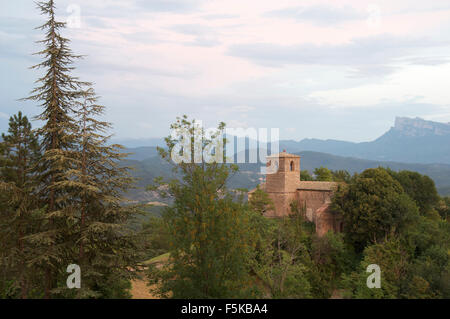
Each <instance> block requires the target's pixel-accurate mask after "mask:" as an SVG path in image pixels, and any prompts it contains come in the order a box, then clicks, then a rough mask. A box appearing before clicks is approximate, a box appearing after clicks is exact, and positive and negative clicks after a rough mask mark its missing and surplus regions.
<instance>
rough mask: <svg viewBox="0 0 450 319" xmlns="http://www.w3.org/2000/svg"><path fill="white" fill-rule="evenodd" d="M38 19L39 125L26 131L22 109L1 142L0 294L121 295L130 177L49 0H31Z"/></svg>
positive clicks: (125, 285) (128, 239) (130, 241)
mask: <svg viewBox="0 0 450 319" xmlns="http://www.w3.org/2000/svg"><path fill="white" fill-rule="evenodd" d="M37 6H38V9H39V10H40V11H41V13H42V14H43V15H44V16H46V18H47V20H46V21H45V23H44V24H43V25H42V26H40V27H39V29H40V30H42V31H43V33H44V38H43V39H42V40H41V41H39V43H40V44H41V45H43V49H42V51H40V52H38V53H37V54H38V55H40V56H41V57H42V61H41V62H40V63H39V64H37V65H35V66H33V69H38V70H40V72H41V73H42V74H43V75H42V77H40V78H39V79H38V80H37V81H36V83H37V87H36V88H35V89H34V90H33V91H32V92H31V95H30V96H29V97H28V98H26V100H30V101H34V102H36V103H37V104H38V105H39V106H40V108H41V109H42V112H41V114H40V115H39V116H37V117H36V119H37V120H40V121H42V123H43V125H42V126H41V127H40V128H39V129H37V130H33V129H32V128H31V125H30V123H29V121H28V119H27V117H26V116H23V115H22V113H21V112H19V113H18V114H17V115H14V116H12V117H11V118H10V121H9V130H8V132H7V133H6V134H3V135H2V142H1V144H0V163H1V166H0V190H1V191H0V237H1V243H0V269H1V270H0V297H1V298H55V297H56V298H112V297H117V298H118V297H127V296H129V292H128V289H129V286H130V283H129V278H130V277H132V276H133V273H132V269H133V268H132V267H133V266H134V265H135V264H136V260H137V256H136V255H137V251H136V244H135V242H136V241H135V239H134V236H135V235H134V234H132V233H131V232H130V231H129V230H128V228H127V227H126V224H127V223H128V221H129V219H130V218H131V216H132V215H133V214H135V212H136V208H135V207H132V206H130V205H127V203H126V200H125V199H124V198H123V197H122V194H123V193H124V192H126V190H127V189H128V188H130V187H131V185H132V184H133V179H132V178H131V177H130V176H129V174H128V169H127V168H126V167H122V166H121V165H120V162H121V159H122V158H123V157H124V156H125V154H121V152H120V149H121V147H120V146H119V145H108V144H107V141H108V139H109V135H108V134H109V133H108V132H109V129H110V124H109V123H107V122H104V121H102V120H101V116H102V114H103V112H104V107H103V106H101V105H99V104H98V102H97V100H98V98H97V96H96V94H95V92H94V89H93V88H92V84H91V83H89V82H84V81H81V80H79V79H78V78H77V77H75V76H73V75H72V71H73V69H74V67H73V63H74V61H75V60H77V59H79V58H80V56H77V55H74V54H73V53H72V51H71V50H70V48H69V40H68V39H66V38H64V37H63V36H62V35H61V32H60V31H61V30H62V29H64V27H65V24H64V23H62V22H59V21H57V20H56V19H55V4H54V1H52V0H49V1H46V2H42V1H41V2H38V3H37ZM72 264H76V265H78V266H79V267H80V269H81V289H72V290H70V289H68V287H67V284H66V281H67V278H68V276H69V275H70V274H68V273H67V268H68V266H69V265H72Z"/></svg>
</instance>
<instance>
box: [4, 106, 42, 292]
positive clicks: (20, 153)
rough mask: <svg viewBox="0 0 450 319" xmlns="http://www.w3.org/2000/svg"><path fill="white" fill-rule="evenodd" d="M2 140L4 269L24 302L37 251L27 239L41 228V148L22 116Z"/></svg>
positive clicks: (11, 122)
mask: <svg viewBox="0 0 450 319" xmlns="http://www.w3.org/2000/svg"><path fill="white" fill-rule="evenodd" d="M2 139H3V142H2V143H1V144H2V147H1V149H2V153H3V154H2V155H3V156H1V157H2V165H1V166H0V176H1V180H0V189H1V190H2V195H3V196H1V198H0V200H1V202H2V203H1V204H0V206H1V208H2V212H1V214H2V217H1V219H0V224H1V225H0V233H1V237H2V249H1V254H2V257H3V258H2V260H7V264H6V265H4V264H2V265H1V266H2V267H7V268H8V269H10V273H9V275H10V277H9V279H12V280H13V282H14V283H15V288H16V289H17V290H20V296H21V298H27V297H28V296H29V287H30V284H31V281H32V280H33V277H34V278H35V275H36V274H35V273H34V274H33V272H32V271H30V269H28V266H27V264H28V262H29V261H30V260H31V259H32V258H33V257H34V247H33V246H32V245H30V244H29V243H28V242H27V240H26V238H27V236H29V235H31V234H33V232H35V231H36V230H37V229H38V227H39V224H40V220H39V215H38V214H37V212H38V209H37V206H38V203H37V199H36V196H35V191H36V187H37V183H36V174H35V172H34V170H35V167H36V163H37V162H38V160H39V158H40V152H39V145H38V140H37V137H36V135H35V134H34V132H33V131H32V129H31V124H30V123H29V122H28V119H27V117H26V116H22V113H21V112H19V113H18V114H17V115H14V116H12V117H11V118H10V120H9V129H8V134H2ZM5 279H6V278H5Z"/></svg>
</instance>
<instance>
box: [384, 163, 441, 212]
mask: <svg viewBox="0 0 450 319" xmlns="http://www.w3.org/2000/svg"><path fill="white" fill-rule="evenodd" d="M388 172H389V174H390V175H391V176H392V177H393V178H394V179H396V180H397V181H398V182H399V183H400V185H402V187H403V189H404V190H405V192H406V193H407V194H408V195H409V196H410V197H411V198H412V199H413V200H414V201H415V202H416V205H417V207H419V210H420V213H421V214H426V213H427V212H429V211H430V210H432V209H433V208H434V207H435V206H436V205H437V204H438V201H439V195H438V192H437V190H436V186H435V184H434V181H433V180H432V179H431V178H429V177H428V176H426V175H421V174H419V173H417V172H411V171H401V172H398V173H397V172H394V171H392V170H388Z"/></svg>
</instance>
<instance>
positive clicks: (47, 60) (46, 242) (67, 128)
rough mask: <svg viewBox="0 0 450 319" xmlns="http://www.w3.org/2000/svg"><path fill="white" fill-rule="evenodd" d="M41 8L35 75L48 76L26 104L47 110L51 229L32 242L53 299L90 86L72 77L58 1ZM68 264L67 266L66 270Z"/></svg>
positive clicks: (45, 159) (45, 167) (45, 174)
mask: <svg viewBox="0 0 450 319" xmlns="http://www.w3.org/2000/svg"><path fill="white" fill-rule="evenodd" d="M37 6H38V9H39V10H40V11H41V14H43V15H46V16H47V21H46V22H45V23H44V24H43V25H42V26H40V27H38V29H40V30H43V31H44V32H45V37H44V39H43V40H41V41H38V43H40V44H43V45H44V49H43V50H42V51H40V52H38V53H36V54H37V55H41V56H43V61H42V62H41V63H39V64H37V65H35V66H33V67H32V69H43V70H44V75H43V76H42V77H41V78H39V79H38V80H37V83H39V85H38V86H37V87H36V88H35V89H34V90H33V91H32V93H31V96H29V97H28V98H27V99H28V100H32V101H38V102H39V103H40V106H41V107H42V108H43V109H44V110H43V112H42V113H41V114H40V115H39V116H38V117H37V119H38V120H41V121H43V122H44V125H43V127H42V128H40V129H39V130H38V134H39V135H40V138H41V149H42V153H43V156H42V159H41V161H40V165H39V168H38V171H39V174H40V179H41V187H40V198H41V199H42V204H43V206H45V207H46V219H47V223H46V228H45V229H43V231H41V232H40V233H39V234H36V235H35V236H34V237H33V238H32V240H33V241H34V242H35V243H36V244H37V245H39V246H40V254H39V256H40V257H39V258H36V259H35V260H34V261H33V262H34V264H35V267H42V268H43V269H45V283H46V288H45V297H46V298H50V297H51V290H52V289H53V288H55V287H56V286H57V281H58V275H62V274H64V273H65V267H67V265H68V264H67V262H69V263H70V261H69V259H70V258H68V257H69V256H68V252H70V248H69V247H68V246H70V240H69V239H70V234H71V228H72V226H73V224H74V217H73V215H74V211H73V209H71V201H72V196H71V195H73V193H71V191H72V189H71V188H68V187H67V184H66V182H67V180H68V178H69V176H68V175H67V174H66V173H67V171H68V170H70V169H71V168H72V167H73V165H74V161H73V159H74V155H73V152H74V142H75V134H74V133H75V132H76V123H75V122H74V119H73V116H72V115H71V112H72V111H73V109H74V107H75V105H76V103H75V102H76V101H77V100H78V99H80V98H82V97H83V95H84V94H85V91H84V90H83V87H84V86H85V85H87V84H88V83H85V82H81V81H79V80H78V78H76V77H74V76H72V75H71V72H72V70H73V69H74V67H73V66H72V65H73V62H74V60H76V59H78V58H80V56H76V55H74V54H73V53H72V51H71V49H70V48H69V46H68V45H69V42H70V41H69V40H68V39H66V38H64V37H63V36H62V35H61V33H60V30H61V29H63V28H65V23H63V22H59V21H57V20H56V18H55V10H56V8H55V3H54V1H53V0H49V1H46V2H44V1H40V2H37ZM64 264H67V265H65V267H64ZM64 275H65V274H64Z"/></svg>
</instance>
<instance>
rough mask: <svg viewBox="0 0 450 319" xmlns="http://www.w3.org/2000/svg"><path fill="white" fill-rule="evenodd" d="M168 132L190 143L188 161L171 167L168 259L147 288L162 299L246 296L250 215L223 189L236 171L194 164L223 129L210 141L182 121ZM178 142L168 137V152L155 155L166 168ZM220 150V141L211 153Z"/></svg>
mask: <svg viewBox="0 0 450 319" xmlns="http://www.w3.org/2000/svg"><path fill="white" fill-rule="evenodd" d="M171 128H172V129H173V130H175V131H176V132H184V133H185V134H188V136H189V137H188V138H187V140H188V141H189V142H192V143H191V144H190V146H188V147H186V148H185V149H184V151H185V152H188V153H187V154H189V153H190V154H192V155H193V157H192V158H191V160H186V161H184V162H181V163H179V164H174V170H176V171H178V172H180V175H181V176H182V177H181V178H180V179H175V180H172V181H170V182H169V183H168V184H166V185H167V186H166V188H167V192H168V193H169V194H170V195H171V196H172V198H173V204H172V205H171V206H169V207H168V208H167V209H166V211H165V212H164V213H163V219H164V224H165V225H166V227H167V231H168V233H169V235H170V237H169V238H170V239H169V245H170V247H171V249H170V259H169V262H168V263H167V264H166V265H165V266H164V267H163V269H156V268H153V269H151V270H150V274H149V278H150V282H152V283H159V287H158V288H157V293H159V294H160V295H162V296H165V297H168V296H170V295H171V296H172V297H174V298H226V297H228V298H231V297H239V296H244V295H245V296H248V294H247V293H248V292H247V291H248V289H249V287H251V282H252V278H251V277H250V274H249V265H250V258H251V257H252V250H253V247H252V238H253V234H252V229H251V227H250V225H251V224H250V213H251V211H250V210H248V209H245V205H244V204H243V203H242V199H241V200H239V199H238V200H236V198H235V197H236V196H235V193H233V192H230V191H229V190H228V189H227V186H226V185H227V181H228V180H229V178H230V176H231V175H232V174H233V173H234V172H236V170H237V168H236V167H235V166H230V165H228V164H226V163H223V162H222V161H223V160H221V159H222V158H221V157H219V160H217V158H216V160H213V161H206V160H205V159H204V158H202V160H201V161H200V162H197V163H195V162H194V159H195V158H196V154H195V153H194V151H195V150H196V149H197V150H201V152H203V151H205V150H206V149H207V147H208V145H210V144H209V143H210V141H212V140H216V141H217V139H219V140H220V136H221V134H223V129H224V124H223V123H222V124H221V125H220V126H219V127H218V129H217V131H216V132H214V133H213V134H211V135H212V136H211V137H208V136H207V135H206V133H205V131H204V130H203V129H202V128H199V127H198V125H197V124H196V122H195V121H189V120H188V119H187V117H186V116H184V117H183V118H178V119H177V121H176V123H174V124H173V125H172V126H171ZM194 136H196V139H195V140H194ZM177 142H179V140H178V139H177V138H172V137H168V138H166V143H167V146H168V150H167V151H166V150H163V149H159V151H160V154H161V156H162V157H163V158H164V159H166V160H168V161H169V162H172V161H171V157H170V156H171V154H172V151H174V150H175V151H174V152H176V148H175V147H176V145H177ZM197 143H199V144H197ZM197 147H198V148H197ZM220 149H221V148H220V141H219V146H218V147H217V148H216V151H217V152H220ZM221 162H222V163H221ZM159 182H161V180H159ZM155 188H157V187H155Z"/></svg>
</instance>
